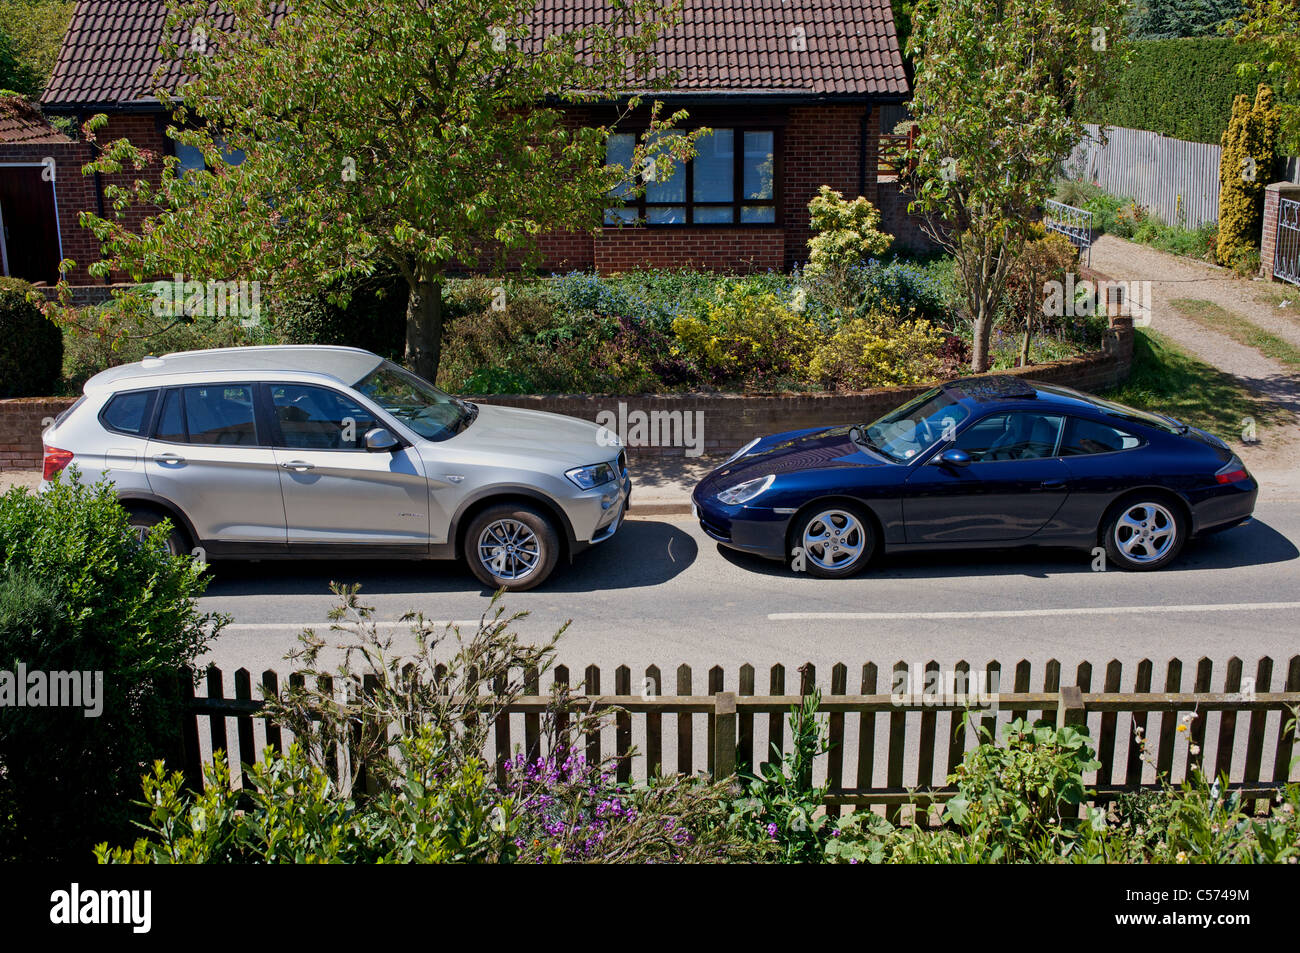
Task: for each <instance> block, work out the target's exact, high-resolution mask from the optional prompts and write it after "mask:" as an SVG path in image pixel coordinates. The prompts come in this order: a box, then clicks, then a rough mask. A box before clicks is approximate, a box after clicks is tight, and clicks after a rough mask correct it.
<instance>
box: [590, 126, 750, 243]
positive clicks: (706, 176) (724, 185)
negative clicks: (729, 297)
mask: <svg viewBox="0 0 1300 953" xmlns="http://www.w3.org/2000/svg"><path fill="white" fill-rule="evenodd" d="M668 135H672V133H668ZM636 139H637V136H636V133H631V132H619V133H614V134H613V135H611V136H610V137H609V139H608V141H607V144H606V147H605V161H606V162H607V163H608V164H610V165H620V166H623V167H624V168H628V169H630V167H631V165H632V153H633V150H634V149H635V148H636ZM695 152H696V155H695V158H694V159H692V160H691V161H690V162H687V163H684V164H683V163H673V165H672V168H671V169H670V170H669V171H668V174H667V175H664V174H662V173H663V169H662V166H664V165H667V164H668V163H666V162H661V163H658V164H657V165H658V168H655V169H650V170H647V169H638V170H635V171H634V174H637V175H640V176H641V177H642V181H643V182H644V184H645V195H644V196H643V197H641V198H635V197H631V196H630V195H629V193H630V192H631V185H630V183H629V182H624V183H622V184H620V185H619V186H618V187H617V188H615V189H614V190H613V191H612V192H611V193H610V196H611V197H612V198H615V199H619V200H621V201H623V202H624V203H625V204H624V205H622V207H615V208H608V209H606V210H605V224H606V225H621V224H626V223H630V222H634V221H636V220H637V219H642V220H644V221H645V222H646V223H647V224H649V225H735V224H742V225H762V224H773V223H775V222H776V133H775V132H773V131H772V130H771V129H736V128H728V129H714V130H713V131H712V132H711V133H710V134H709V135H707V136H700V137H699V138H698V139H697V140H696V141H695Z"/></svg>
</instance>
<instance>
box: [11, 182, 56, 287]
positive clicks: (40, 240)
mask: <svg viewBox="0 0 1300 953" xmlns="http://www.w3.org/2000/svg"><path fill="white" fill-rule="evenodd" d="M44 171H45V169H44V167H43V166H3V165H0V259H2V260H0V265H3V268H4V274H5V275H8V276H9V277H11V278H22V279H24V280H26V281H32V282H37V281H43V282H45V283H47V284H51V285H52V284H54V283H55V282H57V281H58V280H59V261H60V259H61V258H62V257H63V255H62V252H61V250H60V246H59V225H58V217H57V215H56V213H55V202H54V183H53V182H47V181H46V177H45V175H44V174H43V173H44Z"/></svg>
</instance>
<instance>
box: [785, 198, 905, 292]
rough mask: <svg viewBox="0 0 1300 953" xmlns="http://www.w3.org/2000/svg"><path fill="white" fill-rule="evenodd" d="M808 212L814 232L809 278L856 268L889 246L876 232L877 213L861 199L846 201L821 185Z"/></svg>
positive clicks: (884, 235)
mask: <svg viewBox="0 0 1300 953" xmlns="http://www.w3.org/2000/svg"><path fill="white" fill-rule="evenodd" d="M808 211H809V213H810V217H809V225H810V226H811V227H812V230H813V231H814V232H816V233H817V234H815V235H814V236H813V237H812V238H811V239H809V241H808V267H807V269H806V271H805V273H806V274H807V275H809V276H816V275H820V274H823V273H825V272H827V271H833V270H837V269H846V268H851V267H853V266H854V265H859V264H861V263H862V262H864V261H865V260H866V259H868V258H872V257H875V256H878V255H882V254H884V253H885V251H887V250H888V248H889V246H890V245H891V244H893V241H894V240H893V238H891V237H890V236H889V235H887V234H885V233H884V232H882V231H881V230H880V212H879V211H878V210H877V209H876V207H875V206H874V205H872V204H871V203H870V202H868V201H867V200H866V199H865V198H863V197H862V196H858V197H857V198H856V199H853V200H852V201H846V200H845V198H844V194H843V193H842V192H836V191H835V190H834V189H832V188H831V187H830V186H828V185H823V186H822V187H821V188H820V189H818V190H817V195H816V196H815V197H814V198H813V199H812V201H810V202H809V203H808Z"/></svg>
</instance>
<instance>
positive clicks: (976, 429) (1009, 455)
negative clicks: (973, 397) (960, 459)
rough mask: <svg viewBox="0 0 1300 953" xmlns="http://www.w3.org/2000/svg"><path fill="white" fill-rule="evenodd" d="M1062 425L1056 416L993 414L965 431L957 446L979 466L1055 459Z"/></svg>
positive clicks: (959, 437) (1060, 418) (958, 439)
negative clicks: (997, 462) (984, 463)
mask: <svg viewBox="0 0 1300 953" xmlns="http://www.w3.org/2000/svg"><path fill="white" fill-rule="evenodd" d="M1062 423H1063V418H1062V417H1060V416H1058V415H1054V414H1039V413H1007V414H990V415H989V416H987V417H985V418H983V419H982V420H977V421H976V422H975V423H973V424H971V425H970V426H969V427H967V428H966V429H965V430H963V431H962V432H961V433H960V434H959V435H958V436H957V441H956V444H955V446H956V448H957V449H958V450H965V451H966V452H967V453H968V454H970V458H971V460H972V461H973V462H976V463H979V462H990V461H996V460H1038V459H1043V458H1045V457H1054V456H1057V454H1058V452H1059V451H1058V449H1057V447H1058V443H1057V441H1058V440H1059V439H1060V436H1061V425H1062Z"/></svg>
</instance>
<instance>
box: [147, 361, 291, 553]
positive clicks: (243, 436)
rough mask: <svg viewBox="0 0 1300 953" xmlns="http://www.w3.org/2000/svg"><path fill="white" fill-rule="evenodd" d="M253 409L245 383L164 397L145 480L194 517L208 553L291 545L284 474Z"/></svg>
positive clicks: (201, 386) (183, 389) (251, 394)
mask: <svg viewBox="0 0 1300 953" xmlns="http://www.w3.org/2000/svg"><path fill="white" fill-rule="evenodd" d="M255 406H256V405H255V402H254V385H253V384H247V383H230V384H223V383H216V384H196V385H194V386H190V387H173V388H170V389H168V390H167V391H166V392H165V393H164V394H163V403H162V407H161V409H160V411H159V414H158V423H157V425H156V426H155V428H154V433H153V436H152V438H151V439H150V440H149V443H148V445H147V448H146V450H145V474H146V476H147V478H148V481H149V488H150V490H151V491H152V492H154V493H156V494H157V495H158V496H161V497H163V498H164V499H167V500H170V501H171V502H172V503H174V504H176V505H177V506H179V507H180V508H181V510H183V511H184V513H185V515H186V516H188V517H189V519H190V522H191V523H193V524H194V529H195V532H196V533H197V534H198V536H199V542H200V544H201V545H203V546H205V547H209V548H213V547H212V545H211V544H216V546H218V547H220V546H222V545H224V546H226V547H231V548H234V549H239V548H241V547H243V546H252V547H255V548H256V547H271V548H273V549H274V548H277V547H278V548H279V549H281V550H283V547H284V545H285V525H284V500H283V497H282V496H281V493H280V474H279V468H278V467H277V465H276V458H275V451H274V450H273V449H272V448H271V441H270V438H269V435H267V434H265V433H263V432H262V430H261V428H259V427H258V425H257V414H256V412H255ZM216 551H220V550H219V549H217V550H216Z"/></svg>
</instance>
